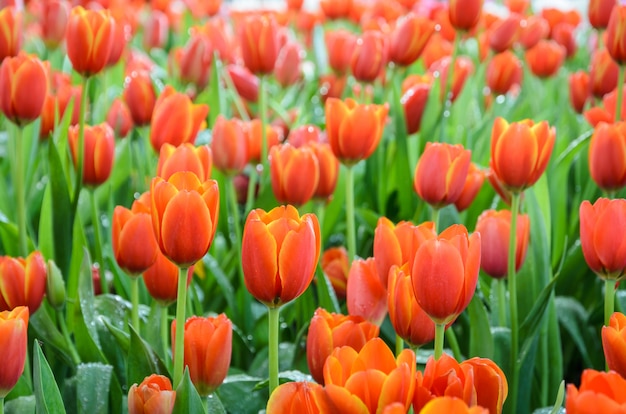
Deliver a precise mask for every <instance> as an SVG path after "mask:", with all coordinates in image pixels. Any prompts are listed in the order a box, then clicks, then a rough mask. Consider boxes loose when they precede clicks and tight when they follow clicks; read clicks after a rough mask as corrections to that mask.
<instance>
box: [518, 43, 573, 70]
mask: <svg viewBox="0 0 626 414" xmlns="http://www.w3.org/2000/svg"><path fill="white" fill-rule="evenodd" d="M565 54H566V50H565V48H564V47H563V46H561V45H560V44H558V43H557V42H555V41H554V40H540V41H539V43H537V44H536V45H535V46H533V47H532V48H531V49H529V50H527V51H526V55H525V56H526V62H527V63H528V66H529V67H530V70H531V72H532V73H533V74H534V75H535V76H538V77H540V78H548V77H550V76H552V75H554V74H556V73H557V72H558V70H559V69H560V68H561V65H562V64H563V60H564V59H565Z"/></svg>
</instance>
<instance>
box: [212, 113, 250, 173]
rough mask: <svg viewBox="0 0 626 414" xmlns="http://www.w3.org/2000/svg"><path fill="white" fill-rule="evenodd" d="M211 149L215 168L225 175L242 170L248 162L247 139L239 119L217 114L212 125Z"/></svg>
mask: <svg viewBox="0 0 626 414" xmlns="http://www.w3.org/2000/svg"><path fill="white" fill-rule="evenodd" d="M211 151H212V153H213V162H214V163H215V168H217V169H218V170H220V171H221V172H222V173H224V174H226V175H232V174H236V173H239V172H241V171H243V169H244V167H245V166H246V164H247V163H248V140H247V139H246V135H245V133H244V130H243V125H242V124H241V121H240V120H238V119H236V118H233V119H230V120H229V119H226V118H224V117H223V116H222V115H218V116H217V120H216V121H215V125H213V131H212V139H211Z"/></svg>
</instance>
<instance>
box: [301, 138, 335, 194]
mask: <svg viewBox="0 0 626 414" xmlns="http://www.w3.org/2000/svg"><path fill="white" fill-rule="evenodd" d="M308 147H309V148H310V149H311V150H312V151H313V153H314V154H315V156H316V157H317V161H318V163H319V167H320V178H319V181H318V183H317V188H316V189H315V193H314V194H313V198H315V199H317V200H330V198H331V197H332V196H333V193H334V192H335V188H336V187H337V180H338V179H339V160H338V159H337V157H335V154H333V150H332V148H331V147H330V145H329V144H328V143H321V142H310V143H309V144H308Z"/></svg>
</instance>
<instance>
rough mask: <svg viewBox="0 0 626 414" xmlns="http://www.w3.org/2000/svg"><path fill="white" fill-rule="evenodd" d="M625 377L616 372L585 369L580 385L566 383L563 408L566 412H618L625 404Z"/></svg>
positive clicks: (569, 413)
mask: <svg viewBox="0 0 626 414" xmlns="http://www.w3.org/2000/svg"><path fill="white" fill-rule="evenodd" d="M625 389H626V379H624V378H623V377H622V376H621V375H619V374H618V373H617V372H613V371H610V372H602V371H596V370H594V369H586V370H584V371H583V373H582V375H581V377H580V387H578V388H576V386H575V385H574V384H568V385H567V394H566V396H565V410H566V411H567V413H568V414H582V413H619V412H620V411H622V410H623V409H624V406H625V405H626V395H624V390H625Z"/></svg>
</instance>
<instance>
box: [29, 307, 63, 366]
mask: <svg viewBox="0 0 626 414" xmlns="http://www.w3.org/2000/svg"><path fill="white" fill-rule="evenodd" d="M48 312H49V307H48V306H41V307H40V308H39V310H38V311H37V312H35V313H34V314H33V315H32V316H31V317H30V319H29V321H28V322H29V325H30V327H31V328H32V329H33V330H34V331H35V336H36V337H37V339H38V340H40V341H42V342H44V343H45V344H46V345H49V346H51V347H52V348H54V349H55V350H56V351H58V352H59V353H60V354H61V356H62V357H63V359H64V360H65V362H66V363H67V364H71V363H72V357H71V355H70V350H69V348H68V345H67V342H66V341H65V338H64V337H63V335H62V334H61V332H59V330H58V329H57V327H56V324H55V322H54V321H53V320H52V317H51V316H50V314H49V313H48ZM60 317H64V316H62V315H61V316H60Z"/></svg>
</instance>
